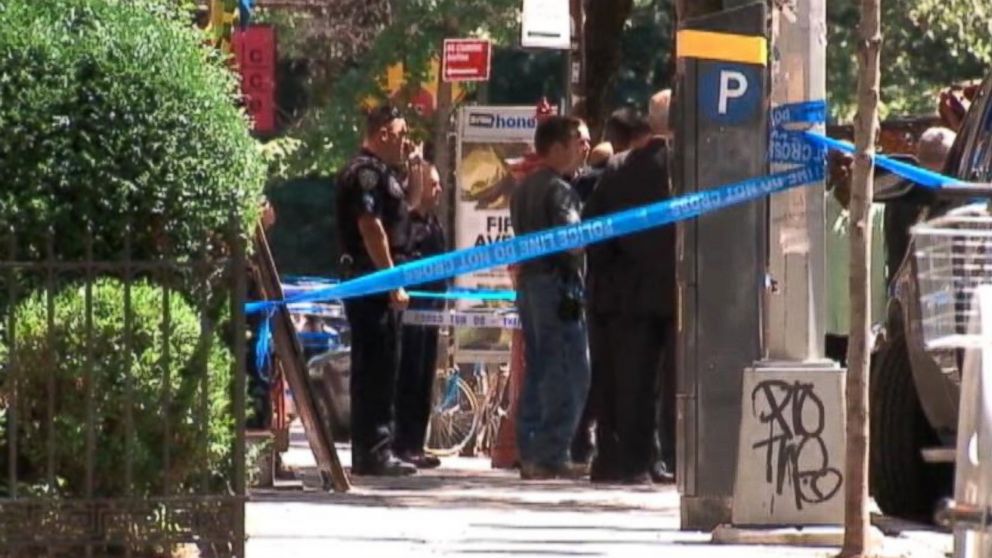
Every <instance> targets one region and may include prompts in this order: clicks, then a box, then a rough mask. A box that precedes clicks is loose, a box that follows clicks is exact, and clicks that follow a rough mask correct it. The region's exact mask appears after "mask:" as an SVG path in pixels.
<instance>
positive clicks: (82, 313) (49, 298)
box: [0, 227, 246, 557]
mask: <svg viewBox="0 0 992 558" xmlns="http://www.w3.org/2000/svg"><path fill="white" fill-rule="evenodd" d="M234 230H235V229H234V227H232V231H234ZM122 234H123V235H125V237H127V233H123V232H122ZM82 236H83V237H84V239H83V245H84V246H85V250H84V253H83V254H77V255H81V256H82V257H78V258H68V257H65V256H64V255H63V254H60V252H59V244H58V239H57V238H54V237H53V236H51V235H50V236H49V238H48V239H47V241H45V242H44V244H43V245H44V246H45V248H44V250H43V253H42V254H37V255H35V256H34V257H22V254H24V253H27V251H25V250H24V249H23V248H22V246H23V243H21V242H20V240H21V239H18V237H17V235H16V233H13V232H11V233H9V234H8V235H6V238H5V239H4V240H3V242H0V251H2V252H3V253H2V255H0V556H10V557H22V556H24V557H28V556H30V557H39V556H51V557H56V556H57V557H62V556H66V557H68V556H72V557H79V556H128V557H130V556H133V557H146V556H171V555H172V554H173V553H175V552H177V550H178V549H179V547H181V546H183V545H193V546H195V547H197V550H198V552H199V555H200V556H244V540H245V527H244V502H245V463H244V460H245V437H244V424H245V378H244V358H245V336H244V331H245V329H244V327H245V326H244V315H243V303H244V299H245V270H246V263H245V255H244V243H243V241H242V240H241V238H240V236H239V235H238V234H236V233H234V232H232V233H231V234H230V235H228V236H226V238H223V239H218V238H217V237H216V236H212V237H209V236H206V235H205V236H204V238H205V240H204V242H203V247H202V249H201V250H200V251H199V252H198V253H196V254H185V255H170V256H169V257H163V258H160V259H142V260H136V259H132V257H131V255H132V250H131V247H130V242H129V240H128V239H127V238H125V239H124V246H125V248H124V250H123V253H122V254H121V255H120V257H119V258H106V257H100V258H97V257H94V252H95V250H94V240H93V238H92V236H91V235H89V234H84V235H82ZM208 238H209V240H206V239H208ZM19 248H20V249H19ZM96 252H99V247H97V250H96ZM34 253H37V250H35V251H34Z"/></svg>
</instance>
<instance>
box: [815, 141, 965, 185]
mask: <svg viewBox="0 0 992 558" xmlns="http://www.w3.org/2000/svg"><path fill="white" fill-rule="evenodd" d="M799 133H800V134H801V135H802V137H803V138H805V139H806V140H807V141H809V142H812V143H814V144H816V145H820V146H823V147H826V148H829V149H834V150H837V151H843V152H845V153H850V154H854V153H855V147H854V145H852V144H851V143H850V142H846V141H841V140H835V139H833V138H828V137H827V136H824V135H822V134H816V133H813V132H809V131H806V132H799ZM874 160H875V164H876V165H878V166H880V167H882V168H883V169H886V170H889V171H892V172H893V173H895V174H898V175H899V176H901V177H903V178H905V179H906V180H909V181H910V182H914V183H916V184H919V185H921V186H924V187H927V188H931V189H937V188H941V187H943V186H951V185H961V184H965V183H964V182H962V181H961V180H959V179H957V178H954V177H950V176H945V175H943V174H940V173H937V172H933V171H929V170H926V169H923V168H920V167H917V166H913V165H910V164H908V163H904V162H902V161H898V160H896V159H892V158H890V157H886V156H885V155H878V154H876V155H875V157H874Z"/></svg>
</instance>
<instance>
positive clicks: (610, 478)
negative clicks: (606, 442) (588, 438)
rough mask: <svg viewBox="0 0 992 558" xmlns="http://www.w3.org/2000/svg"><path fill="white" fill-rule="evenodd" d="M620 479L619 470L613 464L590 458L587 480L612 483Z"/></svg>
mask: <svg viewBox="0 0 992 558" xmlns="http://www.w3.org/2000/svg"><path fill="white" fill-rule="evenodd" d="M620 479H621V475H620V471H618V470H617V468H616V466H614V465H613V464H609V463H605V462H604V461H601V460H599V459H593V460H592V466H591V467H590V468H589V480H590V481H591V482H594V483H597V484H599V483H604V484H612V483H615V482H619V481H620Z"/></svg>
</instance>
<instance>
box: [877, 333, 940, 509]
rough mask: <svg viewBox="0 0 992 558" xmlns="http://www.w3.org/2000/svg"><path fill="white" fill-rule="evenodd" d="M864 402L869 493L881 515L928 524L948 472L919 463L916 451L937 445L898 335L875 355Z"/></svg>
mask: <svg viewBox="0 0 992 558" xmlns="http://www.w3.org/2000/svg"><path fill="white" fill-rule="evenodd" d="M870 399H871V400H870V405H871V407H870V409H871V411H870V412H871V446H870V448H871V449H870V456H869V459H870V461H869V468H870V474H869V478H870V486H871V492H872V495H873V496H874V497H875V501H876V503H877V504H878V506H879V508H881V510H882V512H883V513H885V514H886V515H892V516H896V517H901V518H904V519H910V520H915V521H923V522H931V521H932V520H933V512H934V509H935V507H936V505H937V502H938V500H939V499H941V498H943V497H947V496H949V495H950V494H951V491H952V489H953V479H954V477H953V473H954V472H953V468H952V467H951V466H950V465H949V464H931V463H927V462H925V461H923V456H922V454H921V453H920V451H921V450H922V449H923V448H926V447H933V446H937V445H939V444H940V442H939V440H938V437H937V434H936V433H935V432H934V430H933V428H931V426H930V424H929V423H928V422H927V418H926V415H924V414H923V408H922V407H921V406H920V401H919V398H918V396H917V393H916V385H915V383H914V381H913V372H912V368H911V365H910V360H909V353H908V352H907V350H906V341H905V338H904V337H903V336H902V335H901V334H899V335H897V336H895V337H893V338H892V339H891V340H890V341H889V342H888V343H887V344H886V345H885V346H884V347H883V348H882V349H881V350H880V351H879V352H878V354H877V355H876V359H875V364H874V366H872V377H871V394H870Z"/></svg>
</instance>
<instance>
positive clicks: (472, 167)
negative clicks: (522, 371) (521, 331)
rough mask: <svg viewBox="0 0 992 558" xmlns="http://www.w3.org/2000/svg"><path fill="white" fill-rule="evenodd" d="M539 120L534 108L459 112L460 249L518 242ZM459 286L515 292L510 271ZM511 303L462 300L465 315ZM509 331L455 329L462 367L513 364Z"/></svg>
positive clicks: (464, 279) (487, 273) (463, 280)
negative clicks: (517, 211) (520, 190)
mask: <svg viewBox="0 0 992 558" xmlns="http://www.w3.org/2000/svg"><path fill="white" fill-rule="evenodd" d="M536 127H537V120H536V119H535V118H534V108H533V107H466V108H463V109H462V110H461V112H460V113H459V126H458V130H459V135H458V139H459V141H458V152H457V167H456V169H455V179H456V188H457V192H456V195H455V199H456V205H455V245H456V248H458V249H462V248H472V247H476V246H484V245H486V244H491V243H493V242H499V241H501V240H506V239H509V238H513V227H512V226H511V224H510V195H511V194H512V192H513V190H514V188H515V187H516V186H517V184H518V183H519V182H520V181H521V180H522V179H523V177H524V176H526V175H527V173H528V172H529V171H530V170H531V168H532V167H533V166H534V162H535V157H534V153H533V148H532V142H533V138H534V130H535V128H536ZM455 285H456V286H458V287H463V288H473V289H497V290H502V289H512V288H513V287H512V285H511V282H510V275H509V273H508V272H507V269H506V266H500V267H496V268H493V269H487V270H482V271H479V272H476V273H472V274H468V275H463V276H459V277H457V278H456V279H455ZM510 308H512V305H510V304H508V303H500V302H480V301H461V302H459V304H458V309H459V310H463V311H473V310H475V311H480V312H492V311H502V310H507V309H510ZM510 338H511V332H510V331H509V330H501V329H493V328H459V329H456V330H455V351H456V359H457V360H458V361H460V362H508V361H509V356H510Z"/></svg>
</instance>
